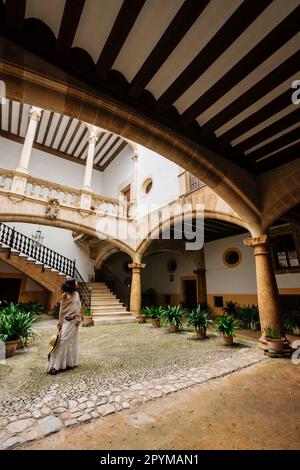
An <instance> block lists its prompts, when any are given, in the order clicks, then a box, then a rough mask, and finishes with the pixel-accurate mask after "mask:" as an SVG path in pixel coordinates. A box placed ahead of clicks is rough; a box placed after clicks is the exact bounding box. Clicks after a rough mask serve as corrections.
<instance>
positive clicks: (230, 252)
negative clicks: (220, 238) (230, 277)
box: [223, 248, 242, 268]
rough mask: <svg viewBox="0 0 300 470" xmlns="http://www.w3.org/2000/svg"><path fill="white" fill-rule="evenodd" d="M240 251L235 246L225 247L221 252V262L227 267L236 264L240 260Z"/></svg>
mask: <svg viewBox="0 0 300 470" xmlns="http://www.w3.org/2000/svg"><path fill="white" fill-rule="evenodd" d="M241 258H242V255H241V252H240V251H239V250H238V249H237V248H227V250H225V252H224V254H223V262H224V264H225V265H226V266H228V267H229V268H234V267H235V266H238V265H239V264H240V262H241Z"/></svg>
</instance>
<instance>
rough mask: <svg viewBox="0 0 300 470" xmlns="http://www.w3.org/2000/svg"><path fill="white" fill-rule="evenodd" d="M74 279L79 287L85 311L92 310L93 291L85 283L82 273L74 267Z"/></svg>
mask: <svg viewBox="0 0 300 470" xmlns="http://www.w3.org/2000/svg"><path fill="white" fill-rule="evenodd" d="M73 277H74V279H75V281H76V282H77V285H78V292H79V295H80V299H81V304H82V307H83V309H84V310H91V290H90V289H89V288H88V286H87V285H86V283H85V282H84V280H83V278H82V276H81V274H80V272H79V271H78V269H77V268H75V267H74V274H73Z"/></svg>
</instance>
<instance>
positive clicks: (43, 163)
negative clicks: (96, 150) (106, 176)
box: [0, 137, 102, 194]
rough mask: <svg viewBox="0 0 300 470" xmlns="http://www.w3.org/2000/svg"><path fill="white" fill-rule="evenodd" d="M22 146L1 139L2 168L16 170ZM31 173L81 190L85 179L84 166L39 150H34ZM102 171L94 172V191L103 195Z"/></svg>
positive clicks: (30, 167)
mask: <svg viewBox="0 0 300 470" xmlns="http://www.w3.org/2000/svg"><path fill="white" fill-rule="evenodd" d="M21 152H22V144H19V143H17V142H13V141H12V140H8V139H5V138H4V137H0V167H1V168H7V169H9V170H14V169H15V168H16V167H17V166H18V163H19V159H20V155H21ZM28 169H29V173H30V174H31V175H32V176H35V177H36V178H42V179H46V180H48V181H53V182H54V183H59V184H64V185H66V186H72V187H74V188H78V189H79V188H81V187H82V184H83V177H84V170H85V166H84V165H79V164H76V163H74V162H71V161H69V160H64V159H63V158H60V157H56V156H55V155H51V154H49V153H46V152H42V151H40V150H37V149H32V153H31V157H30V162H29V168H28ZM101 180H102V173H101V171H97V170H93V174H92V189H93V191H94V192H96V193H98V194H101V191H102V188H101Z"/></svg>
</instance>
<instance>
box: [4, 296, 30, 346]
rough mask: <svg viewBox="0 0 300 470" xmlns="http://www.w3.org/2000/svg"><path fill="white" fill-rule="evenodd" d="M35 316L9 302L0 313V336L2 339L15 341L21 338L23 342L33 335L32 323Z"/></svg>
mask: <svg viewBox="0 0 300 470" xmlns="http://www.w3.org/2000/svg"><path fill="white" fill-rule="evenodd" d="M34 321H35V318H34V317H33V316H32V315H31V314H30V313H29V312H23V311H21V310H18V309H17V307H16V306H15V305H14V304H10V305H9V306H8V307H6V309H3V310H2V311H1V313H0V338H1V340H2V341H4V342H7V341H16V340H18V339H21V340H22V342H23V343H24V344H26V343H27V341H28V339H29V338H30V337H34V335H35V333H34V331H33V330H32V324H33V322H34Z"/></svg>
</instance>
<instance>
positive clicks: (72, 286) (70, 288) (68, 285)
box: [61, 279, 76, 294]
mask: <svg viewBox="0 0 300 470" xmlns="http://www.w3.org/2000/svg"><path fill="white" fill-rule="evenodd" d="M61 290H62V291H63V292H68V293H69V294H73V292H75V290H76V283H75V279H69V280H67V281H65V282H64V283H63V285H62V286H61Z"/></svg>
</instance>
